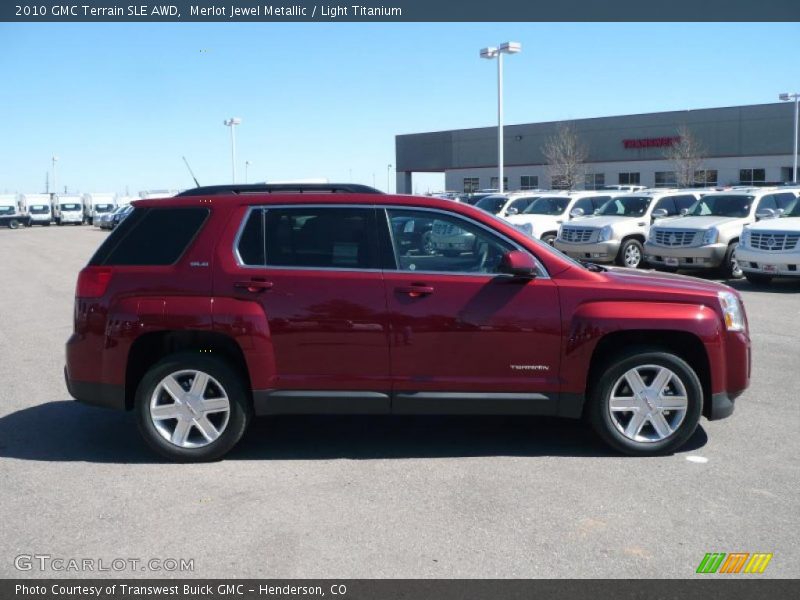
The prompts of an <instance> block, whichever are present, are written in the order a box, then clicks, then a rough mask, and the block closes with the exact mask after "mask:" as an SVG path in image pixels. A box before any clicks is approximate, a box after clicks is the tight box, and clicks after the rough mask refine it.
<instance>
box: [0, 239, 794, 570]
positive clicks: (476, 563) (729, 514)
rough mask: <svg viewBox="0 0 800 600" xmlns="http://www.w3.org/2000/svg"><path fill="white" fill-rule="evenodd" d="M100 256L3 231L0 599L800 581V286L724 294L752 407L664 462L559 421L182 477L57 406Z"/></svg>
mask: <svg viewBox="0 0 800 600" xmlns="http://www.w3.org/2000/svg"><path fill="white" fill-rule="evenodd" d="M105 235H106V234H105V233H102V232H100V231H99V230H97V229H94V228H90V227H49V228H33V229H25V230H19V231H10V230H7V229H2V230H0V257H2V268H1V269H0V282H2V283H1V284H0V323H1V324H2V326H1V327H0V382H2V385H1V387H0V390H2V391H1V392H0V399H1V400H2V402H0V481H1V482H2V485H0V522H2V531H3V533H2V535H0V577H20V576H23V577H53V576H56V577H61V576H67V577H81V576H85V575H87V574H86V573H80V572H53V571H44V572H43V571H39V570H37V569H34V570H32V571H28V572H21V571H18V570H17V569H16V567H15V557H17V556H19V555H20V554H46V555H51V556H52V557H62V558H78V559H82V558H89V559H103V560H105V561H111V560H112V559H115V558H137V559H142V560H147V559H151V558H155V559H166V558H184V559H193V560H194V571H193V572H188V573H168V572H144V571H139V570H137V571H130V570H126V571H122V572H105V573H89V574H88V575H89V576H98V575H99V576H105V575H109V576H126V577H127V576H149V577H153V576H157V577H160V576H172V575H175V576H194V577H202V578H210V577H231V576H235V577H277V578H292V577H331V578H361V577H369V578H379V577H398V578H403V577H426V578H428V577H443V578H449V577H515V578H528V577H607V578H625V577H692V576H695V575H694V571H695V569H696V568H697V566H698V564H699V563H700V561H701V559H702V558H703V556H704V555H705V553H707V552H726V553H730V552H771V553H773V554H774V558H773V559H772V562H771V563H770V564H769V566H768V568H767V570H766V572H765V573H764V574H763V575H758V576H757V577H796V576H797V573H798V572H800V518H798V515H799V514H800V495H798V493H797V490H798V486H799V484H800V461H799V460H798V456H800V406H799V405H798V403H800V383H798V365H799V364H800V363H799V362H798V339H800V282H797V283H795V282H777V283H776V284H774V285H773V286H771V287H767V288H754V287H752V286H750V284H748V283H747V282H744V281H743V282H737V283H735V286H736V287H737V289H739V290H741V291H742V293H743V295H744V299H745V304H746V308H747V311H748V315H749V319H750V327H751V334H752V339H753V350H754V358H753V381H752V387H751V388H750V390H749V391H748V392H747V393H746V394H745V395H744V396H743V397H742V398H740V399H739V401H738V402H737V407H736V411H735V413H734V415H733V416H732V417H731V418H729V419H726V420H722V421H716V422H708V421H706V420H703V421H701V427H700V428H699V429H698V431H697V433H696V434H695V436H694V438H693V439H692V440H691V442H690V444H689V446H688V447H687V448H684V449H683V450H682V451H681V452H679V453H678V454H675V455H673V456H668V457H661V458H642V459H639V458H627V457H620V456H617V455H614V454H613V453H611V452H609V451H608V450H607V449H606V447H605V446H604V445H602V443H600V442H599V441H597V440H596V439H595V438H594V436H593V435H592V434H591V433H590V432H589V431H588V430H587V429H586V428H584V426H583V425H582V424H581V423H579V422H572V421H561V420H556V419H542V418H519V417H514V418H439V417H436V418H383V417H381V418H375V417H370V418H366V417H364V418H362V417H336V418H323V417H314V418H312V417H281V418H276V419H267V420H263V419H262V420H258V421H256V422H255V424H254V426H253V427H251V428H250V430H249V432H248V433H247V435H246V436H245V439H244V440H243V441H242V443H241V444H240V445H239V446H237V447H236V448H235V449H234V450H233V451H232V452H231V454H230V455H229V456H228V458H226V459H225V460H224V461H222V462H218V463H213V464H201V465H175V464H169V463H164V462H162V461H161V460H159V459H158V458H156V457H155V456H154V455H153V454H151V453H150V452H149V451H148V450H147V449H146V448H145V446H144V443H143V442H142V441H141V440H140V438H139V435H138V432H137V431H136V427H135V423H134V419H133V417H132V415H130V414H123V413H117V412H113V411H110V410H104V409H99V408H90V407H86V406H82V405H79V404H78V403H76V402H73V401H71V400H70V399H69V397H68V394H67V390H66V388H65V385H64V380H63V375H62V367H63V361H64V356H63V355H64V342H65V341H66V339H67V337H68V336H69V334H70V332H71V328H72V309H73V305H72V301H73V290H74V286H75V279H76V275H77V272H78V270H79V269H80V268H81V267H82V266H83V265H84V264H85V262H86V261H87V259H88V258H89V256H90V255H91V254H92V252H93V250H94V248H95V247H96V246H97V245H98V244H99V243H100V241H101V240H102V239H103V238H104V236H105ZM704 577H708V576H704ZM748 577H754V576H748Z"/></svg>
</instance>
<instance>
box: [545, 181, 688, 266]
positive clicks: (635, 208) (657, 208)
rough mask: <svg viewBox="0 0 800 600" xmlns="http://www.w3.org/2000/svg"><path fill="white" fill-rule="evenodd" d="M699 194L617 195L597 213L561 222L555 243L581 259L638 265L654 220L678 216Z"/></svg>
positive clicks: (672, 192)
mask: <svg viewBox="0 0 800 600" xmlns="http://www.w3.org/2000/svg"><path fill="white" fill-rule="evenodd" d="M699 198H700V194H699V193H698V192H694V191H686V190H659V191H652V192H637V193H633V194H622V195H620V196H615V197H614V198H612V199H611V200H609V201H608V202H606V203H605V204H604V205H603V207H602V208H601V209H600V210H599V211H597V212H596V213H595V215H594V216H592V217H589V218H586V219H580V220H579V221H573V222H572V223H566V224H564V225H562V226H561V229H560V230H559V232H558V237H557V238H556V243H555V246H556V248H558V249H559V250H561V251H562V252H564V253H565V254H567V255H569V256H571V257H572V258H577V259H579V260H589V261H592V262H599V263H604V262H605V263H610V262H616V263H617V264H618V265H621V266H623V267H631V268H636V267H639V266H642V265H643V263H644V250H643V247H644V242H645V240H646V239H647V233H648V231H650V226H651V225H652V224H653V222H654V221H657V220H659V221H660V220H664V219H673V218H676V217H678V216H679V215H680V214H681V211H685V210H688V208H689V207H690V206H692V205H693V204H694V203H695V202H697V200H698V199H699Z"/></svg>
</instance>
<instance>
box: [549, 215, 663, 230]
mask: <svg viewBox="0 0 800 600" xmlns="http://www.w3.org/2000/svg"><path fill="white" fill-rule="evenodd" d="M637 219H638V220H640V221H647V220H648V219H647V218H646V217H619V216H609V217H600V216H588V217H578V218H577V219H572V220H571V221H564V225H565V226H566V225H574V226H575V227H596V228H598V229H599V228H601V227H605V226H606V225H614V224H615V223H620V222H622V221H636V220H637Z"/></svg>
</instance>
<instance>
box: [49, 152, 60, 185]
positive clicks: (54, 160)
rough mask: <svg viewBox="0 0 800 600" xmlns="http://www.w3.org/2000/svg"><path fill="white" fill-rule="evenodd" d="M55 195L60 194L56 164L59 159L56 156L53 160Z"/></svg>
mask: <svg viewBox="0 0 800 600" xmlns="http://www.w3.org/2000/svg"><path fill="white" fill-rule="evenodd" d="M51 160H52V161H53V193H55V194H57V193H58V181H56V163H57V162H58V157H57V156H56V155H55V154H54V155H53V158H52V159H51Z"/></svg>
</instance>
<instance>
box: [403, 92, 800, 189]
mask: <svg viewBox="0 0 800 600" xmlns="http://www.w3.org/2000/svg"><path fill="white" fill-rule="evenodd" d="M562 125H570V126H571V128H572V129H573V130H574V131H575V132H576V134H577V136H578V139H579V140H580V142H581V144H582V145H583V146H584V147H585V148H586V151H587V154H586V159H585V164H584V169H583V170H584V171H585V173H584V180H585V187H586V188H589V189H596V188H599V187H602V186H604V185H616V184H639V185H644V186H647V187H671V186H673V185H675V181H676V176H675V164H674V163H673V162H672V161H670V160H669V159H667V158H666V152H667V151H668V149H669V147H670V146H671V145H673V144H674V143H675V142H676V140H678V139H680V138H679V130H681V129H683V130H684V131H687V130H688V131H689V132H690V134H691V135H692V137H693V138H694V139H695V140H696V141H698V142H699V145H700V146H701V147H702V149H703V153H702V155H703V157H704V158H703V160H702V164H701V165H700V167H699V170H698V171H697V172H696V180H697V181H698V182H705V185H709V186H713V185H718V186H723V185H751V184H754V185H768V184H771V183H780V182H785V181H791V180H792V164H793V163H792V153H793V151H794V136H793V130H792V129H793V127H794V103H792V102H779V103H773V104H756V105H750V106H731V107H724V108H709V109H701V110H685V111H673V112H662V113H648V114H640V115H625V116H618V117H600V118H593V119H577V120H572V121H559V122H549V123H527V124H524V125H506V126H505V128H504V135H505V140H504V153H505V161H504V162H505V167H504V168H505V172H504V181H505V186H504V187H505V188H506V189H509V190H516V189H536V188H541V189H548V188H553V187H558V182H557V181H556V182H555V185H554V182H553V181H552V178H551V176H550V173H549V172H548V166H547V160H546V159H545V156H544V154H543V147H544V145H545V144H546V142H547V141H548V140H549V139H551V138H552V137H553V136H554V135H555V134H556V132H557V131H559V128H560V126H562ZM395 152H396V158H395V160H396V162H395V165H396V169H397V191H398V193H411V191H412V190H413V187H412V175H413V173H415V172H424V173H434V172H439V173H444V174H445V187H446V189H448V190H454V191H474V190H478V189H485V188H496V187H497V183H498V182H497V127H496V126H495V127H481V128H478V129H455V130H452V131H435V132H430V133H415V134H409V135H398V136H397V137H396V139H395Z"/></svg>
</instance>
